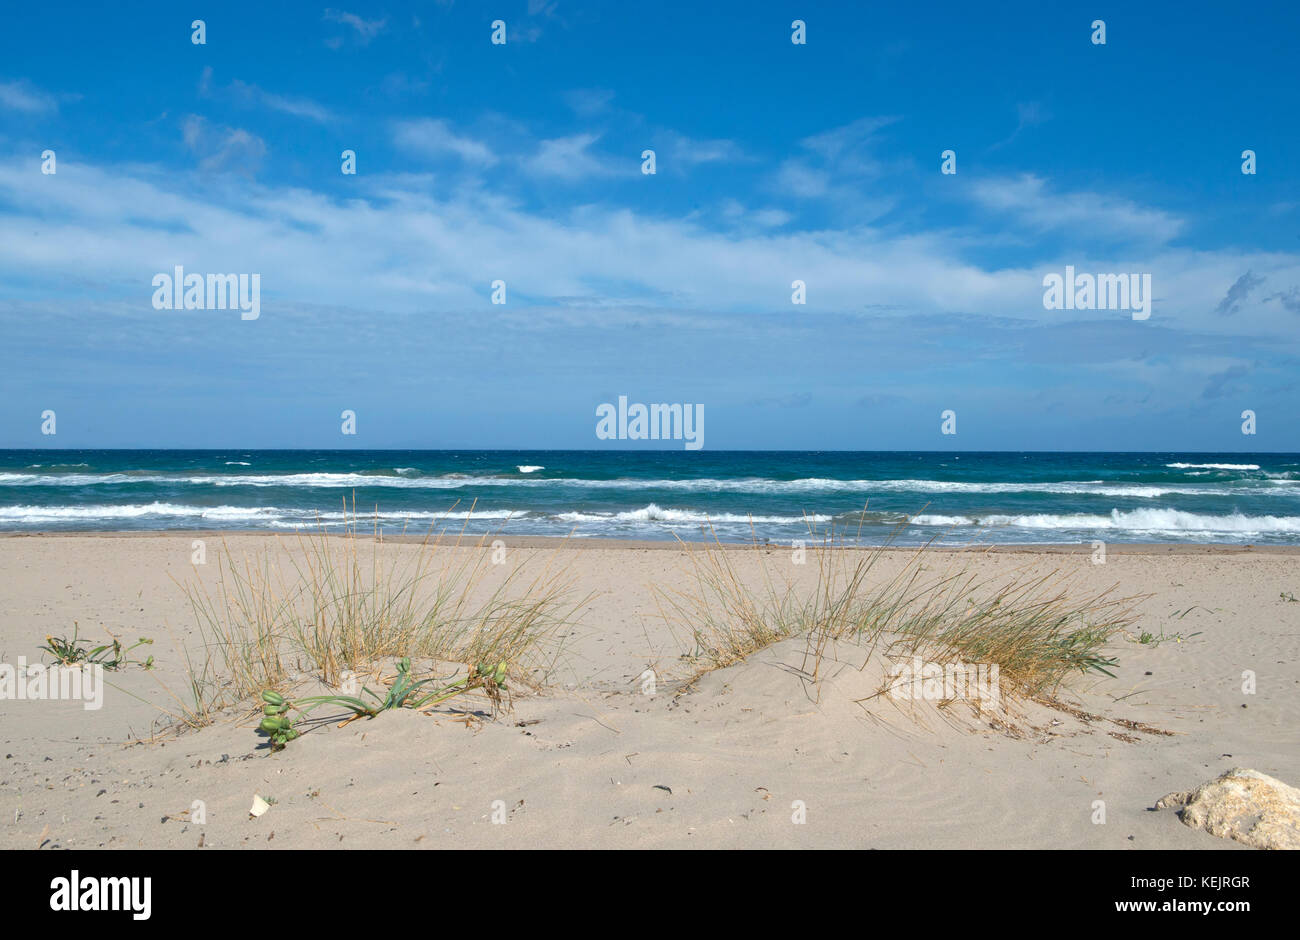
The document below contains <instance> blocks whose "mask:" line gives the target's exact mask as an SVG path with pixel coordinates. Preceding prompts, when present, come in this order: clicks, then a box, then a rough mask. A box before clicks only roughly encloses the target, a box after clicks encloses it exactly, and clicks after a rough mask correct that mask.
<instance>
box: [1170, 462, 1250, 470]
mask: <svg viewBox="0 0 1300 940" xmlns="http://www.w3.org/2000/svg"><path fill="white" fill-rule="evenodd" d="M1165 466H1166V467H1169V468H1171V469H1173V470H1258V469H1259V464H1257V463H1167V464H1165Z"/></svg>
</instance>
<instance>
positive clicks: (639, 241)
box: [0, 118, 1300, 349]
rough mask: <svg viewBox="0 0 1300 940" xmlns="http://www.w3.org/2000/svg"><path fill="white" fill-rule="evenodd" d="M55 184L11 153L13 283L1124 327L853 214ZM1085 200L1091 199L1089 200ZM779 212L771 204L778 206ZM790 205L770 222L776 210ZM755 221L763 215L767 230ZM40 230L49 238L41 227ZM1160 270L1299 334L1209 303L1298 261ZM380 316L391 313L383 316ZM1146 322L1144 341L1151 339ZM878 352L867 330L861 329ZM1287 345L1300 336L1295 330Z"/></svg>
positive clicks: (6, 188) (1173, 265)
mask: <svg viewBox="0 0 1300 940" xmlns="http://www.w3.org/2000/svg"><path fill="white" fill-rule="evenodd" d="M185 135H186V141H187V144H188V145H189V146H190V147H191V148H192V149H193V150H194V151H195V152H196V153H198V154H200V158H201V160H202V161H203V165H204V166H205V167H206V168H212V169H216V168H226V167H227V166H230V165H231V164H233V163H235V162H237V161H236V158H237V157H242V158H245V159H247V158H248V157H249V156H250V153H251V155H253V156H256V155H258V154H260V152H261V149H262V145H261V142H260V141H259V140H257V139H256V138H253V137H251V135H248V134H247V133H246V132H243V131H238V130H236V129H232V128H220V127H213V126H210V125H208V124H207V123H206V122H204V121H203V120H202V119H201V118H190V119H188V120H187V121H186V122H185ZM58 180H59V185H58V186H36V185H34V184H33V181H32V172H31V167H30V161H29V160H27V159H26V158H25V157H21V156H15V157H12V158H10V159H8V160H0V203H3V204H5V205H6V206H8V207H10V208H9V209H8V210H7V213H6V215H5V225H3V226H0V276H10V277H12V276H14V275H17V274H19V273H21V275H22V277H23V280H24V282H25V283H28V284H35V285H42V284H44V285H47V287H46V289H48V290H51V291H56V292H58V291H64V290H66V285H67V284H69V283H74V282H75V283H84V282H86V281H88V280H99V281H103V282H106V283H110V284H118V285H122V284H125V285H127V287H126V288H125V289H126V291H127V292H128V295H129V296H135V297H138V300H139V302H140V303H141V304H142V305H143V304H148V302H149V296H150V293H149V291H148V290H147V289H146V288H147V287H148V279H149V278H150V277H151V276H152V274H153V273H156V272H157V271H165V270H170V268H171V266H172V265H175V264H188V265H193V266H196V269H197V266H199V265H201V266H203V268H204V269H206V270H212V271H236V272H238V271H248V272H259V273H260V274H261V275H262V284H263V292H264V298H266V300H264V308H265V306H266V303H267V301H268V300H270V299H272V298H276V297H278V298H281V299H283V300H284V301H285V302H298V303H314V304H332V305H340V306H348V307H350V308H353V309H357V310H367V311H393V312H408V313H416V312H421V311H426V312H428V311H433V312H436V311H443V312H448V313H451V312H456V313H463V312H464V311H466V310H477V309H484V305H485V304H486V302H487V301H486V297H487V292H488V285H490V283H491V282H492V281H493V280H494V279H496V278H504V279H505V280H506V281H507V283H508V284H509V286H510V290H511V297H512V303H520V302H521V301H519V300H518V299H519V298H528V299H529V300H528V301H527V302H524V305H523V306H521V307H520V310H524V309H526V308H527V306H528V304H530V303H536V304H539V305H546V304H560V303H563V304H564V305H565V306H566V309H567V310H569V311H570V312H571V315H574V316H578V315H581V309H580V308H581V307H582V306H583V305H590V306H599V307H600V308H601V310H602V311H603V312H602V313H601V314H600V318H599V319H601V320H602V322H607V323H613V322H616V321H617V318H618V317H619V316H620V311H619V310H618V308H617V305H628V306H630V305H638V306H639V308H640V310H641V311H642V313H638V314H637V315H638V316H643V315H644V313H643V312H644V311H645V310H652V311H657V312H658V315H662V316H672V315H681V312H682V311H708V312H709V313H710V314H711V315H719V316H722V315H727V316H732V315H739V316H746V315H752V314H757V313H789V312H790V310H791V307H790V302H789V301H790V286H789V285H790V282H791V281H792V280H795V279H800V280H804V281H805V282H806V283H807V285H808V307H806V308H801V309H800V316H805V315H806V316H814V317H815V316H818V315H827V314H843V315H850V316H854V315H861V316H866V315H868V314H870V313H872V312H875V311H880V310H890V311H895V313H893V314H891V315H897V316H915V315H922V314H945V313H961V314H969V315H976V316H984V317H990V318H995V319H998V320H1000V321H1005V320H1008V319H1019V320H1022V321H1024V322H1031V323H1064V322H1067V321H1068V320H1070V319H1081V320H1102V319H1108V320H1115V321H1116V324H1115V325H1116V328H1117V329H1130V330H1134V331H1140V330H1142V329H1143V327H1142V325H1140V324H1134V323H1131V322H1130V321H1127V320H1124V318H1123V317H1122V316H1121V317H1117V316H1116V315H1115V314H1114V313H1113V312H1108V311H1101V312H1097V313H1091V312H1088V311H1071V312H1066V311H1046V310H1044V309H1043V306H1042V296H1043V287H1042V277H1043V274H1044V273H1045V272H1047V271H1049V270H1057V271H1059V270H1061V268H1062V265H1063V264H1064V263H1066V262H1065V261H1063V260H1058V259H1051V260H1047V261H1044V262H1043V263H1041V264H1039V263H1035V264H1034V266H1032V267H1018V268H1017V267H1008V268H990V267H987V266H985V265H982V264H980V263H978V262H976V261H972V260H968V259H967V257H966V254H967V252H968V250H970V243H969V241H968V240H967V236H966V235H963V236H961V237H958V236H957V235H954V234H951V233H948V232H944V231H934V232H925V233H917V234H911V235H898V234H895V233H891V232H886V231H882V230H879V229H875V228H872V227H871V226H870V225H865V224H860V225H854V226H853V227H851V228H847V229H839V230H835V229H827V230H819V231H790V230H787V229H779V230H776V229H771V228H763V227H762V222H763V221H764V217H763V216H761V215H759V214H755V213H750V212H748V211H746V210H745V209H744V208H743V207H739V208H737V207H736V206H732V207H731V210H730V214H731V218H730V219H728V218H727V214H728V209H727V207H726V206H723V207H722V210H721V212H719V213H715V214H714V218H715V222H716V223H717V224H715V225H714V226H711V227H706V226H705V225H704V224H702V223H701V222H699V221H694V220H684V219H680V218H666V217H659V216H655V215H651V214H645V213H638V212H633V211H630V210H627V209H619V208H610V207H608V206H603V205H587V206H582V207H579V208H575V209H572V210H569V211H567V212H559V213H542V212H536V211H529V210H526V209H524V208H522V207H521V206H520V205H518V204H517V203H515V202H513V201H511V200H510V199H509V198H507V197H505V196H502V195H500V194H497V193H494V192H492V191H488V190H483V189H480V188H477V187H458V188H452V189H448V188H446V187H439V188H433V187H431V186H429V180H428V178H427V177H424V176H410V175H403V176H383V175H375V176H367V177H358V178H357V183H358V188H357V190H356V191H355V192H354V193H353V194H351V195H349V196H348V198H346V199H340V198H337V197H335V196H334V195H332V194H324V193H318V192H312V191H310V190H305V189H302V188H299V187H271V186H267V185H263V184H259V183H256V182H254V181H252V180H251V179H250V180H245V179H241V178H239V177H233V176H232V177H228V178H226V179H225V180H223V181H222V185H221V186H219V187H213V186H211V185H208V184H206V183H205V182H204V181H203V180H202V179H201V178H199V177H197V176H195V175H194V174H188V173H176V172H174V171H170V170H164V169H162V168H160V167H149V166H144V167H141V166H131V167H96V166H92V165H86V164H78V163H75V162H64V161H60V165H59V176H58ZM1084 195H1085V194H1076V196H1077V197H1078V198H1080V199H1083V197H1084ZM767 211H769V210H760V212H767ZM782 218H783V216H781V215H780V214H779V210H776V211H775V213H774V214H772V215H770V216H767V217H766V221H770V222H773V223H779V222H780V221H781V220H782ZM755 223H758V224H755ZM34 232H39V237H31V233H34ZM1069 263H1074V264H1078V265H1079V270H1093V271H1111V270H1117V271H1124V270H1133V269H1134V267H1135V266H1134V265H1132V264H1130V263H1129V261H1128V260H1126V259H1115V258H1108V257H1098V258H1071V259H1069ZM1139 263H1140V268H1137V269H1140V270H1149V271H1151V272H1152V273H1153V282H1154V289H1155V294H1156V299H1155V305H1154V310H1153V313H1152V320H1151V323H1152V324H1155V325H1158V326H1160V327H1161V328H1163V329H1166V330H1168V329H1192V328H1196V329H1200V330H1203V331H1207V332H1214V333H1219V334H1226V333H1229V332H1231V333H1233V334H1240V335H1270V336H1271V335H1277V336H1284V337H1290V335H1291V334H1292V333H1293V332H1294V325H1295V316H1294V314H1292V313H1289V312H1288V311H1286V310H1285V309H1284V308H1283V306H1282V305H1281V304H1278V303H1275V302H1267V303H1266V302H1265V301H1264V299H1263V294H1264V292H1258V293H1259V294H1260V296H1258V297H1257V296H1255V295H1251V297H1250V298H1248V299H1247V300H1246V301H1243V305H1242V311H1241V314H1240V315H1238V316H1236V317H1233V318H1231V319H1230V320H1228V321H1225V320H1224V318H1222V317H1216V316H1214V313H1213V309H1214V306H1215V303H1216V302H1217V300H1218V299H1219V298H1220V297H1221V296H1222V294H1223V290H1224V285H1225V284H1230V283H1232V281H1233V280H1234V279H1236V278H1237V277H1239V276H1240V274H1241V272H1242V271H1245V270H1253V271H1254V272H1256V274H1257V275H1259V276H1261V277H1264V276H1267V277H1268V283H1269V284H1271V285H1278V289H1281V288H1284V287H1289V286H1290V285H1296V284H1300V256H1298V255H1296V254H1282V253H1272V254H1267V253H1253V254H1242V253H1240V252H1236V251H1222V252H1191V251H1186V250H1182V249H1167V248H1166V249H1160V250H1157V251H1153V252H1150V253H1149V254H1147V255H1146V256H1145V257H1143V258H1141V259H1140V261H1139ZM375 315H377V316H378V315H381V314H378V313H376V314H375ZM1143 335H1145V334H1138V333H1135V337H1134V340H1133V342H1134V344H1135V348H1136V347H1138V346H1140V345H1141V343H1142V342H1143V341H1142V339H1141V338H1140V336H1143ZM862 341H863V344H864V349H866V348H869V346H870V343H871V337H870V336H867V335H864V336H863V337H862ZM1286 341H1287V342H1291V341H1290V340H1289V339H1287V340H1286Z"/></svg>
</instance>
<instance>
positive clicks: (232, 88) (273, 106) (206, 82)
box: [199, 66, 336, 124]
mask: <svg viewBox="0 0 1300 940" xmlns="http://www.w3.org/2000/svg"><path fill="white" fill-rule="evenodd" d="M212 78H213V72H212V66H205V67H204V69H203V73H202V75H201V76H200V77H199V94H200V95H201V96H203V97H213V98H226V99H229V100H232V101H236V102H238V103H240V104H242V105H244V106H247V107H262V108H267V109H269V110H271V111H278V112H280V113H281V114H289V115H292V116H293V117H298V118H303V119H305V120H308V121H315V122H316V123H317V124H327V123H329V122H331V121H333V120H336V118H335V115H334V114H333V112H331V111H330V109H329V108H327V107H325V106H324V105H323V104H320V103H319V102H316V101H313V100H312V99H310V98H305V97H298V96H294V95H284V94H279V93H277V92H272V91H267V90H266V89H264V88H261V87H259V86H258V85H254V84H253V83H251V82H245V81H241V80H240V79H234V80H233V81H232V82H231V83H230V84H229V85H225V86H220V87H218V86H214V85H213V81H212Z"/></svg>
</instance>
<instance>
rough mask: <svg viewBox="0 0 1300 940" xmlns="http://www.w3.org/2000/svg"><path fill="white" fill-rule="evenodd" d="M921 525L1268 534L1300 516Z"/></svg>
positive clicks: (1068, 516)
mask: <svg viewBox="0 0 1300 940" xmlns="http://www.w3.org/2000/svg"><path fill="white" fill-rule="evenodd" d="M911 522H912V524H913V525H921V526H944V527H953V526H981V527H985V528H1016V529H1079V530H1105V529H1110V530H1121V531H1125V532H1160V533H1216V534H1225V535H1265V534H1272V533H1297V532H1300V516H1246V515H1242V514H1241V513H1231V514H1229V515H1222V516H1213V515H1205V514H1201V513H1193V512H1184V511H1182V510H1178V509H1134V510H1132V511H1129V512H1122V511H1120V510H1118V509H1112V510H1111V512H1110V514H1109V515H1098V514H1092V513H1062V514H1058V513H1032V514H1028V515H1018V516H1009V515H986V516H979V517H971V516H946V515H929V514H923V515H919V516H915V517H913V518H912V520H911Z"/></svg>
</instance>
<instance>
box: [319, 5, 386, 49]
mask: <svg viewBox="0 0 1300 940" xmlns="http://www.w3.org/2000/svg"><path fill="white" fill-rule="evenodd" d="M324 18H325V19H326V20H328V21H329V22H331V23H341V24H343V25H345V26H350V27H352V29H353V30H355V31H356V34H357V41H358V42H359V43H360V44H361V45H363V46H367V45H369V44H370V41H371V40H372V39H374V38H375V37H376V36H378V35H379V34H380V33H382V32H383V31H384V27H386V26H387V25H388V17H386V16H385V17H383V18H382V19H378V20H367V19H363V18H361V17H360V16H357V14H355V13H348V12H347V11H345V10H332V9H327V10H326V11H325V16H324Z"/></svg>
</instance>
